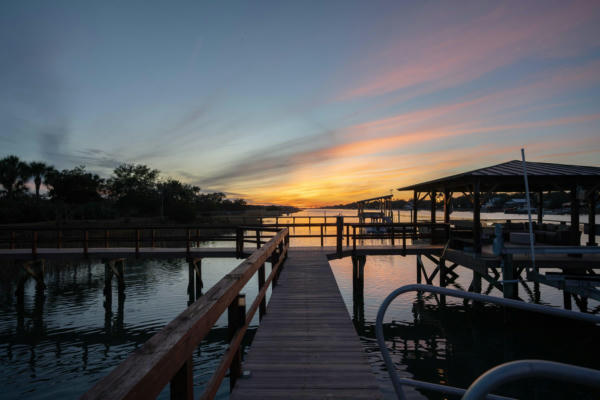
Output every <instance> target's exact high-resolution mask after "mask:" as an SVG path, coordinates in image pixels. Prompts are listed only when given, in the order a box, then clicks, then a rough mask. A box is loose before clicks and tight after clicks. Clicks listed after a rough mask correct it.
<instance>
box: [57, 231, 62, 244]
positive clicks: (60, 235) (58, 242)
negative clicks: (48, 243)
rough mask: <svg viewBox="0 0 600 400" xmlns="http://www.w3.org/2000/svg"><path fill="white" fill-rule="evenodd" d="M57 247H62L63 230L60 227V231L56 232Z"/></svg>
mask: <svg viewBox="0 0 600 400" xmlns="http://www.w3.org/2000/svg"><path fill="white" fill-rule="evenodd" d="M56 248H57V249H60V248H62V230H60V229H59V230H58V232H56Z"/></svg>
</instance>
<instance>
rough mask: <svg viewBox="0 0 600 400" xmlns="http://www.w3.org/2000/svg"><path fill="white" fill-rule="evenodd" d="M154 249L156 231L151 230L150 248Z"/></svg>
mask: <svg viewBox="0 0 600 400" xmlns="http://www.w3.org/2000/svg"><path fill="white" fill-rule="evenodd" d="M154 247H156V229H152V248H154Z"/></svg>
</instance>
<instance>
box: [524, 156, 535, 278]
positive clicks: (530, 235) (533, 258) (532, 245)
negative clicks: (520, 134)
mask: <svg viewBox="0 0 600 400" xmlns="http://www.w3.org/2000/svg"><path fill="white" fill-rule="evenodd" d="M521 158H522V159H523V177H524V178H525V194H526V196H527V216H528V217H529V246H530V247H531V266H532V267H533V271H534V272H537V268H536V267H535V250H534V248H533V247H534V244H533V223H532V222H531V203H530V201H529V182H528V181H527V163H526V162H525V149H521Z"/></svg>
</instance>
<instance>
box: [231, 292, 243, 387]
mask: <svg viewBox="0 0 600 400" xmlns="http://www.w3.org/2000/svg"><path fill="white" fill-rule="evenodd" d="M227 321H228V325H229V326H228V331H229V341H231V339H233V336H234V335H235V333H236V332H237V331H238V329H240V328H241V327H243V326H244V325H245V324H246V295H245V294H242V293H240V294H238V295H237V297H236V298H235V299H234V300H233V302H232V303H231V304H230V305H229V308H228V310H227ZM241 347H242V346H241V345H240V347H239V348H238V349H237V351H236V352H235V355H234V356H233V359H232V360H231V364H230V365H229V390H230V391H231V390H233V387H234V386H235V382H236V381H237V379H238V378H239V377H240V376H242V348H241Z"/></svg>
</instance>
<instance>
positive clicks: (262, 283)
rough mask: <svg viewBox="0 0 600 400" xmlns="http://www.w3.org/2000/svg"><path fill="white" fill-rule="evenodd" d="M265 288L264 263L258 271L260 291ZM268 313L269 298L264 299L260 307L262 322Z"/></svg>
mask: <svg viewBox="0 0 600 400" xmlns="http://www.w3.org/2000/svg"><path fill="white" fill-rule="evenodd" d="M263 286H265V264H264V263H263V264H262V265H261V266H260V268H259V269H258V291H259V292H260V291H261V289H262V288H263ZM266 313H267V296H266V295H265V297H263V299H262V300H261V301H260V305H259V307H258V320H259V321H262V319H263V317H264V316H265V314H266Z"/></svg>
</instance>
